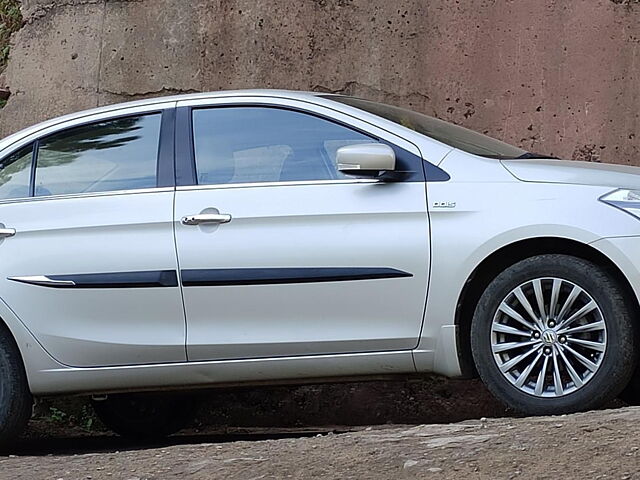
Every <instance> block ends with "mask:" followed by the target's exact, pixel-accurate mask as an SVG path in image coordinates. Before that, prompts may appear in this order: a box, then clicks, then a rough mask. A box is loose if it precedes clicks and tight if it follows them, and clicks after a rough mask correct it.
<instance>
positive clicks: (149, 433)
mask: <svg viewBox="0 0 640 480" xmlns="http://www.w3.org/2000/svg"><path fill="white" fill-rule="evenodd" d="M92 404H93V409H94V411H95V412H96V415H97V416H98V418H99V419H100V420H101V421H102V423H104V424H105V425H106V426H107V427H108V428H109V429H111V430H113V431H114V432H115V433H117V434H118V435H120V436H122V437H126V438H132V439H138V440H158V439H162V438H164V437H166V436H168V435H171V434H173V433H176V432H178V431H179V430H182V429H183V428H184V427H185V426H186V425H187V424H188V423H189V422H190V421H191V420H192V418H193V414H194V411H195V400H194V399H193V397H190V396H183V395H155V394H121V395H110V396H108V397H107V398H106V399H104V400H93V401H92Z"/></svg>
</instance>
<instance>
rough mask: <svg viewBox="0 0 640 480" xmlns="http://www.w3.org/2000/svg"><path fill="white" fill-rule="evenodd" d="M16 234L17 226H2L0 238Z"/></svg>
mask: <svg viewBox="0 0 640 480" xmlns="http://www.w3.org/2000/svg"><path fill="white" fill-rule="evenodd" d="M15 234H16V229H15V228H0V238H8V237H13V236H14V235H15Z"/></svg>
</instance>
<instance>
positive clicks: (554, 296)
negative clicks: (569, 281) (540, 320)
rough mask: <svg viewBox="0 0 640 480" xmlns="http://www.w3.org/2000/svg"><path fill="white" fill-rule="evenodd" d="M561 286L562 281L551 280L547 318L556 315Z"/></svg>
mask: <svg viewBox="0 0 640 480" xmlns="http://www.w3.org/2000/svg"><path fill="white" fill-rule="evenodd" d="M561 286H562V280H558V279H557V278H554V279H553V286H552V287H551V301H550V302H549V317H553V316H554V315H555V313H556V308H557V306H558V297H559V296H560V287H561Z"/></svg>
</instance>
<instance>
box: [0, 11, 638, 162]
mask: <svg viewBox="0 0 640 480" xmlns="http://www.w3.org/2000/svg"><path fill="white" fill-rule="evenodd" d="M639 3H640V1H638V0H593V1H586V0H566V1H559V0H539V1H538V0H537V1H535V2H526V1H514V0H466V1H464V2H458V1H454V0H429V1H427V0H397V1H394V2H389V1H383V0H304V1H301V0H274V1H266V0H193V1H184V0H129V1H124V0H64V1H62V0H60V1H53V0H23V4H22V9H23V15H24V19H25V22H26V23H25V26H24V27H23V28H22V30H20V31H19V32H18V33H17V34H16V36H15V37H14V47H13V49H12V53H11V59H10V62H9V66H8V69H7V71H6V73H5V75H6V79H5V81H6V83H7V84H8V85H9V87H10V89H11V91H12V96H11V98H10V100H9V102H8V104H7V106H6V107H5V109H4V110H3V111H2V113H0V134H1V135H6V134H9V133H11V132H13V131H15V130H17V129H19V128H21V127H24V126H27V125H29V124H32V123H35V122H37V121H39V120H43V119H45V118H49V117H52V116H55V115H59V114H62V113H65V112H69V111H74V110H79V109H83V108H89V107H94V106H96V105H104V104H108V103H113V102H119V101H123V100H129V99H131V98H142V97H147V96H153V95H164V94H173V93H181V92H192V91H205V90H218V89H229V88H252V87H265V88H291V89H304V90H318V91H333V92H344V93H349V94H355V95H359V96H363V97H367V98H372V99H374V100H383V101H386V102H389V103H394V104H398V105H402V106H407V107H410V108H414V109H416V110H419V111H422V112H425V113H427V114H431V115H436V116H438V117H440V118H443V119H446V120H450V121H453V122H456V123H459V124H462V125H465V126H467V127H470V128H473V129H475V130H478V131H482V132H486V133H488V134H490V135H492V136H495V137H497V138H501V139H503V140H505V141H508V142H511V143H514V144H518V145H520V146H522V147H524V148H526V149H530V150H534V151H539V152H543V153H548V154H553V155H557V156H562V157H566V158H575V159H582V160H590V161H604V162H617V163H626V164H634V165H640V146H639V144H638V136H637V131H638V116H639V115H640V97H639V88H638V87H639V86H640V83H639V81H638V79H639V75H640V71H639V69H640V66H639V64H640V62H639V60H638V48H639V45H640V5H638V4H639Z"/></svg>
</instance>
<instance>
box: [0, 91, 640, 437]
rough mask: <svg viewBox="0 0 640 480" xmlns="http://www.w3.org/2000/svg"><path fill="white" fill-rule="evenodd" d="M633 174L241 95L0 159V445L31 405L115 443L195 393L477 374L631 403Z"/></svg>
mask: <svg viewBox="0 0 640 480" xmlns="http://www.w3.org/2000/svg"><path fill="white" fill-rule="evenodd" d="M639 292H640V169H638V168H635V167H628V166H619V165H604V164H593V163H584V162H573V161H562V160H557V159H553V158H548V157H545V156H544V155H537V154H535V153H531V152H526V151H524V150H522V149H520V148H516V147H513V146H510V145H507V144H505V143H503V142H500V141H498V140H494V139H492V138H489V137H486V136H484V135H481V134H479V133H475V132H472V131H470V130H467V129H464V128H462V127H459V126H456V125H452V124H448V123H446V122H443V121H441V120H437V119H435V118H431V117H428V116H425V115H422V114H419V113H416V112H412V111H409V110H404V109H401V108H397V107H392V106H388V105H383V104H380V103H376V102H371V101H367V100H362V99H358V98H353V97H348V96H340V95H328V94H317V93H303V92H289V91H269V90H249V91H230V92H217V93H205V94H194V95H185V96H179V97H164V98H157V99H151V100H143V101H137V102H131V103H125V104H120V105H113V106H107V107H102V108H99V109H95V110H90V111H85V112H80V113H76V114H73V115H68V116H64V117H60V118H57V119H53V120H50V121H47V122H44V123H42V124H39V125H36V126H33V127H30V128H28V129H26V130H23V131H21V132H19V133H16V134H14V135H12V136H10V137H8V138H5V139H3V140H1V141H0V445H4V446H7V445H9V443H10V442H11V441H12V440H13V439H14V438H15V437H16V436H17V435H19V433H20V432H21V431H22V429H23V428H24V426H25V424H26V422H27V421H28V419H29V417H30V415H31V410H32V404H33V398H35V397H38V396H43V395H74V394H81V395H92V396H93V398H94V401H93V402H94V406H95V408H96V412H97V413H98V415H99V416H100V418H101V419H102V420H103V421H104V422H105V423H106V424H107V425H108V426H110V427H111V428H113V429H114V430H115V431H116V432H118V433H120V434H123V435H130V436H138V437H153V436H158V435H167V434H170V433H173V432H175V431H177V430H179V429H180V428H181V427H182V426H183V425H184V423H185V422H186V421H188V420H189V412H190V411H191V407H192V405H193V398H192V397H191V396H190V394H188V393H185V392H189V391H192V390H195V389H198V388H207V387H217V386H225V387H228V386H238V385H249V384H274V383H284V384H298V383H308V382H323V381H339V380H343V379H354V378H361V377H362V378H366V377H367V376H375V377H377V378H379V377H383V376H384V377H387V376H394V375H408V374H415V375H419V374H421V373H426V372H435V373H438V374H442V375H446V376H449V377H458V376H467V377H469V376H474V375H479V376H480V377H481V378H482V380H483V381H484V382H485V383H486V385H487V387H488V388H489V389H490V390H491V391H492V392H493V394H494V395H495V396H496V397H498V398H499V399H500V400H501V401H503V402H504V403H505V404H506V405H508V406H510V407H512V408H514V409H517V410H519V411H521V412H524V413H527V414H534V415H537V414H559V413H565V412H573V411H578V410H587V409H592V408H596V407H598V406H601V405H603V404H604V403H605V402H607V401H609V400H611V399H613V398H615V397H616V396H619V395H620V394H622V395H623V396H624V398H625V399H626V400H628V401H630V402H632V403H634V402H637V401H638V400H640V390H639V388H640V385H639V384H640V381H639V380H637V378H636V376H635V368H636V359H637V354H638V347H637V345H638V342H637V335H638V321H639V309H640V306H639V303H638V299H639V297H638V293H639Z"/></svg>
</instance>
